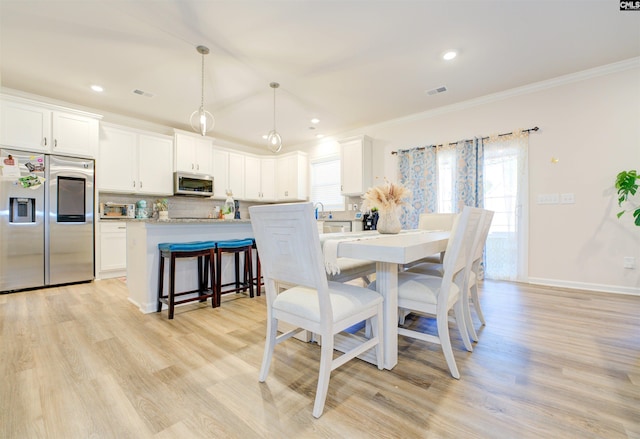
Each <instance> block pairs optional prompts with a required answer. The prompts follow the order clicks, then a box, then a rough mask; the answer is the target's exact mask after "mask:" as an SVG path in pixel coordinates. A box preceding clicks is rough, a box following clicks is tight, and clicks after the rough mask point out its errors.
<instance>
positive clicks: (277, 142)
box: [267, 82, 282, 154]
mask: <svg viewBox="0 0 640 439" xmlns="http://www.w3.org/2000/svg"><path fill="white" fill-rule="evenodd" d="M269 87H271V88H272V89H273V129H272V130H271V131H269V134H268V135H267V143H268V144H269V151H271V152H272V153H274V154H275V153H277V152H280V150H281V149H282V137H280V134H278V132H277V131H276V88H278V87H280V84H278V83H277V82H272V83H271V84H269Z"/></svg>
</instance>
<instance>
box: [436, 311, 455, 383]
mask: <svg viewBox="0 0 640 439" xmlns="http://www.w3.org/2000/svg"><path fill="white" fill-rule="evenodd" d="M436 320H437V327H438V338H439V339H440V346H441V347H442V353H443V354H444V359H445V360H446V361H447V366H449V372H451V376H452V377H454V378H455V379H458V380H459V379H460V372H458V366H457V365H456V359H455V357H454V356H453V349H452V348H451V339H450V338H449V319H448V318H447V316H444V317H443V318H440V317H438V318H437V319H436Z"/></svg>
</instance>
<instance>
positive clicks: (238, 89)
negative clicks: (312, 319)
mask: <svg viewBox="0 0 640 439" xmlns="http://www.w3.org/2000/svg"><path fill="white" fill-rule="evenodd" d="M0 8H1V9H0V14H1V15H0V18H1V22H0V26H1V27H0V41H1V52H0V56H1V58H0V62H1V76H0V80H1V84H2V86H3V87H7V88H11V89H16V90H20V91H23V92H27V93H33V94H37V95H41V96H46V97H50V98H53V99H57V100H62V101H66V102H69V103H72V104H76V105H80V106H85V107H89V108H93V109H97V110H100V111H104V112H110V113H117V114H123V115H126V116H130V117H134V118H138V119H143V120H147V121H150V122H154V123H158V124H162V125H166V126H170V127H174V128H180V129H185V130H191V128H190V126H189V117H190V115H191V113H192V112H193V111H194V110H196V109H197V108H198V107H199V105H200V95H201V93H200V90H201V55H200V54H199V53H198V52H197V51H196V46H198V45H205V46H207V47H208V48H209V49H210V54H209V55H206V56H205V84H204V88H205V94H204V103H205V108H206V109H207V110H209V111H210V112H212V113H213V115H214V116H215V119H216V125H215V127H214V130H213V131H212V132H211V133H210V134H209V135H211V136H212V137H215V138H220V139H224V140H228V141H232V142H237V143H241V144H244V145H248V146H253V147H260V148H263V147H264V148H266V141H265V140H263V138H262V136H263V135H264V134H266V133H267V132H268V131H269V130H271V129H272V127H273V117H274V114H273V105H274V102H273V90H272V89H271V88H270V87H269V83H270V82H272V81H277V82H279V83H280V88H278V89H277V91H276V127H277V130H278V131H279V132H280V133H281V135H282V138H283V143H284V144H285V146H291V145H297V144H301V143H305V142H309V141H312V140H313V139H314V138H315V136H316V134H324V135H326V136H339V135H340V134H341V133H345V132H348V131H352V130H357V129H358V128H359V127H363V126H367V125H372V124H376V123H380V122H384V121H388V120H392V119H397V118H403V117H407V116H409V115H412V114H416V113H422V112H426V111H429V110H433V109H435V108H438V107H442V106H446V105H450V104H455V103H459V102H463V101H466V100H469V99H474V98H478V97H481V96H485V95H488V94H492V93H497V92H500V91H504V90H507V89H511V88H514V87H519V86H524V85H527V84H531V83H535V82H538V81H543V80H547V79H550V78H555V77H558V76H561V75H565V74H570V73H574V72H578V71H582V70H585V69H589V68H593V67H598V66H602V65H605V64H609V63H613V62H617V61H622V60H627V59H630V58H634V57H638V56H640V12H627V11H620V10H619V5H618V2H617V1H613V0H597V1H589V0H585V1H580V0H569V1H567V0H564V1H562V0H555V1H544V0H536V1H526V0H510V1H484V0H476V1H456V0H423V1H420V0H412V1H404V0H387V1H376V0H349V1H346V0H335V1H329V0H280V1H275V0H273V1H271V0H262V1H257V0H255V1H245V0H210V1H203V0H126V1H124V0H83V1H79V0H0ZM448 49H455V50H457V51H458V52H459V55H458V57H457V58H455V59H454V60H452V61H448V62H446V61H444V60H442V57H441V55H442V53H443V52H444V51H446V50H448ZM92 84H100V85H102V86H103V87H104V90H105V91H104V92H103V93H101V94H98V93H96V92H93V91H91V90H90V89H89V86H90V85H92ZM441 86H446V88H447V91H446V92H444V93H440V94H436V95H429V94H428V93H427V91H428V90H431V89H434V88H437V87H441ZM136 89H137V90H141V91H143V92H145V93H146V94H149V95H152V96H144V95H138V94H135V93H133V90H136ZM314 117H317V118H318V119H320V123H319V124H317V125H316V126H314V125H313V124H312V123H311V122H310V119H311V118H314ZM311 127H314V128H315V129H311Z"/></svg>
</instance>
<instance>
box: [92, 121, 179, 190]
mask: <svg viewBox="0 0 640 439" xmlns="http://www.w3.org/2000/svg"><path fill="white" fill-rule="evenodd" d="M100 131H101V133H100V155H99V157H98V164H97V166H98V172H97V175H96V178H97V187H98V190H99V191H103V192H117V193H127V194H149V195H173V139H172V138H171V137H170V136H163V135H160V134H155V133H149V132H145V131H138V130H133V129H129V128H124V127H117V126H112V125H105V124H103V125H102V128H101V130H100Z"/></svg>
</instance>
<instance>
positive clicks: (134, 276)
mask: <svg viewBox="0 0 640 439" xmlns="http://www.w3.org/2000/svg"><path fill="white" fill-rule="evenodd" d="M252 237H253V230H252V229H251V221H250V220H218V219H169V220H166V221H157V220H152V219H148V220H134V221H128V222H127V288H128V289H129V301H131V302H132V303H134V304H135V305H136V306H137V307H138V308H139V309H140V311H142V312H143V313H150V312H155V311H156V306H157V297H158V269H159V265H160V254H159V251H158V244H159V243H161V242H192V241H221V240H226V239H243V238H252ZM168 272H169V270H166V269H165V285H168V284H169V283H168V282H169V280H168V275H169V273H168ZM222 273H223V283H225V282H230V281H231V280H232V279H233V276H234V260H233V258H232V257H229V258H224V259H223V261H222ZM197 283H198V282H197V270H196V263H195V262H194V261H192V260H190V259H187V260H179V261H177V263H176V291H186V290H194V289H196V288H197Z"/></svg>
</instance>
